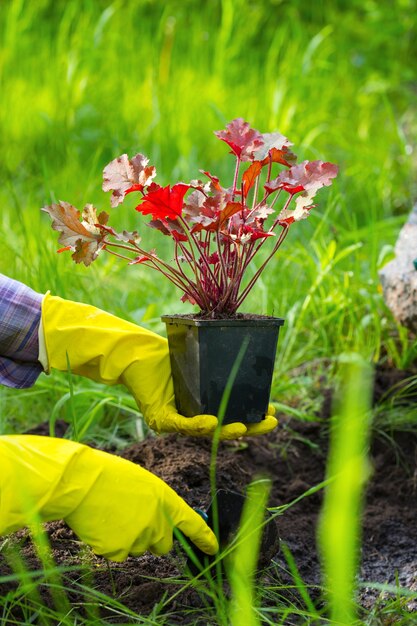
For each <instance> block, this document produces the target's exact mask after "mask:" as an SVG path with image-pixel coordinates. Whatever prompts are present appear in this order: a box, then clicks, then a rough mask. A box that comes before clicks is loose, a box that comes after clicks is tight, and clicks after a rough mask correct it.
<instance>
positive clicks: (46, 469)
mask: <svg viewBox="0 0 417 626" xmlns="http://www.w3.org/2000/svg"><path fill="white" fill-rule="evenodd" d="M39 519H40V521H52V520H57V519H64V520H65V522H66V523H67V524H68V526H70V528H72V530H73V531H74V532H75V534H76V535H78V537H79V538H80V539H81V540H82V541H84V542H85V543H87V544H88V545H89V546H91V548H92V549H93V551H94V552H95V553H96V554H100V555H101V556H104V557H106V558H108V559H112V560H113V561H123V560H124V559H126V558H127V556H128V555H129V554H131V555H134V556H137V555H139V554H142V553H143V552H145V551H146V550H150V551H151V552H153V553H154V554H157V555H160V554H165V553H167V552H169V550H171V548H172V544H173V528H174V527H176V528H178V529H179V530H181V531H182V532H183V533H184V534H185V535H186V536H188V537H189V538H190V539H191V541H193V542H194V543H195V545H196V546H198V548H200V549H201V550H203V551H204V552H206V553H207V554H215V553H216V552H217V550H218V544H217V539H216V537H215V535H214V533H213V532H212V530H211V529H210V528H209V527H208V526H207V524H206V523H205V522H204V521H203V519H202V518H201V517H200V515H199V514H198V513H196V512H195V511H194V510H193V509H192V508H190V507H189V506H188V505H187V504H186V503H185V502H184V500H183V499H182V498H180V497H179V496H178V495H177V494H176V493H175V491H173V490H172V489H171V488H170V487H168V485H167V484H166V483H164V482H163V481H162V480H161V479H160V478H157V477H156V476H154V475H153V474H151V473H150V472H148V471H147V470H145V469H143V468H142V467H139V466H138V465H135V464H134V463H131V462H130V461H126V460H125V459H122V458H120V457H116V456H113V455H111V454H107V453H106V452H102V451H101V450H94V449H92V448H89V447H88V446H85V445H82V444H79V443H75V442H73V441H68V440H65V439H54V438H50V437H38V436H34V435H10V436H3V437H0V534H7V533H9V532H12V531H15V530H17V529H19V528H22V527H23V526H26V525H28V524H31V523H33V522H36V521H37V520H39Z"/></svg>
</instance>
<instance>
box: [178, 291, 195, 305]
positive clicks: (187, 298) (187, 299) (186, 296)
mask: <svg viewBox="0 0 417 626" xmlns="http://www.w3.org/2000/svg"><path fill="white" fill-rule="evenodd" d="M181 302H190V303H191V304H193V305H194V304H197V302H196V301H195V300H194V298H193V297H192V296H190V294H188V293H185V294H184V295H183V296H182V298H181Z"/></svg>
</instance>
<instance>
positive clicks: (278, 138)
mask: <svg viewBox="0 0 417 626" xmlns="http://www.w3.org/2000/svg"><path fill="white" fill-rule="evenodd" d="M261 138H262V145H261V146H260V147H259V148H258V149H257V150H256V152H255V159H257V160H258V161H263V160H264V159H268V154H269V153H270V152H272V151H273V150H276V151H278V152H280V151H282V150H286V149H287V146H292V143H291V141H289V140H288V139H287V137H285V136H284V135H281V133H278V132H275V133H263V134H262V135H261Z"/></svg>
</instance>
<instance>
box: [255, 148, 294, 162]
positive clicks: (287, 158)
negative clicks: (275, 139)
mask: <svg viewBox="0 0 417 626" xmlns="http://www.w3.org/2000/svg"><path fill="white" fill-rule="evenodd" d="M269 159H271V161H272V163H281V165H285V166H286V167H291V166H292V165H294V164H295V163H296V161H297V157H296V155H295V154H294V153H293V152H291V150H289V149H288V148H286V147H285V146H284V147H283V148H282V150H277V148H272V149H271V150H270V151H269V155H268V156H267V157H266V158H265V159H264V160H263V161H262V165H267V164H268V163H269Z"/></svg>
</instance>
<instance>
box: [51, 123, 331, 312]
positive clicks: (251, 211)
mask: <svg viewBox="0 0 417 626" xmlns="http://www.w3.org/2000/svg"><path fill="white" fill-rule="evenodd" d="M215 135H216V136H217V137H218V138H219V139H220V140H221V141H224V142H226V143H227V145H228V146H229V147H230V152H231V154H233V155H234V157H235V161H236V163H235V171H234V177H233V182H232V185H231V186H227V187H224V186H223V185H222V184H221V183H220V180H219V178H218V177H217V176H214V175H213V174H211V173H210V172H206V171H203V170H201V173H202V174H203V175H204V177H205V179H206V180H204V181H202V180H192V181H191V182H190V183H183V182H177V183H176V184H174V185H172V186H171V185H167V186H165V187H162V186H161V185H159V184H157V183H156V182H154V178H155V176H156V169H155V167H154V166H152V165H149V159H148V158H147V157H146V156H144V155H143V154H136V155H135V156H134V157H133V158H132V159H129V157H128V156H127V155H126V154H123V155H122V156H120V157H118V158H117V159H114V160H113V161H111V162H110V163H109V164H108V165H107V166H106V167H105V168H104V171H103V191H106V192H111V194H112V195H111V199H110V204H111V206H112V207H113V208H115V207H117V206H119V205H120V204H122V203H123V201H124V199H125V197H126V196H127V195H128V194H130V193H137V194H139V196H140V201H139V203H138V205H137V206H136V210H137V211H138V212H139V213H141V214H142V215H144V216H147V215H150V216H151V217H152V219H151V220H150V221H149V222H148V226H150V227H151V228H155V229H157V230H158V231H159V232H161V233H162V234H163V235H166V236H168V237H171V239H172V242H173V245H174V255H173V259H172V260H171V261H166V260H164V259H161V258H160V257H158V255H157V253H156V251H155V250H146V249H145V248H143V247H142V243H141V237H140V236H139V234H138V233H137V232H127V231H123V232H121V233H120V232H116V231H115V230H114V229H113V228H112V227H111V226H109V225H108V218H109V216H108V214H107V213H105V212H104V211H102V212H101V213H99V214H98V215H97V210H96V208H95V207H93V206H92V205H91V204H87V205H86V206H85V208H84V210H83V211H82V213H80V211H78V210H77V209H76V208H75V207H74V206H72V205H71V204H69V203H67V202H59V203H56V204H52V205H50V206H46V207H43V209H42V210H43V211H46V212H47V213H49V215H50V216H51V217H52V227H53V228H54V229H55V230H57V231H59V232H60V233H61V234H60V237H59V242H60V243H61V244H63V248H61V249H60V250H59V252H61V251H63V250H71V251H72V258H73V259H74V261H75V262H76V263H84V265H90V264H91V263H92V262H93V261H94V260H95V259H96V258H97V257H98V255H99V253H100V252H101V251H103V250H104V251H107V252H110V253H112V254H115V255H116V256H119V257H121V258H122V259H125V260H127V261H128V262H129V264H130V265H135V264H137V263H141V264H143V265H146V266H147V267H150V268H152V269H155V270H158V271H159V272H160V273H162V274H163V275H164V276H166V277H167V278H168V279H169V280H170V281H171V282H172V283H174V285H176V286H177V287H178V288H179V289H180V290H181V291H182V292H183V296H182V300H183V301H184V302H185V301H188V302H191V303H192V304H193V305H197V306H198V307H199V308H200V311H201V313H202V314H203V315H205V316H209V317H216V316H230V315H233V314H235V313H236V311H237V310H238V308H239V307H240V305H241V304H242V302H243V301H244V300H245V298H246V296H247V295H248V294H249V292H250V290H251V289H252V287H253V286H254V285H255V283H256V281H257V279H258V278H259V276H260V274H261V273H262V271H263V270H264V269H265V266H266V265H267V263H268V262H269V261H270V259H271V258H272V257H273V256H274V254H275V253H276V251H277V250H278V248H279V247H280V246H281V244H282V243H283V241H284V239H285V237H286V236H287V233H288V230H289V228H290V226H291V225H292V224H293V223H294V222H298V221H299V220H301V219H305V218H306V217H308V215H309V212H310V209H311V208H312V207H313V206H314V205H313V200H314V197H315V195H316V193H317V191H318V190H319V189H320V188H322V187H325V186H329V185H330V184H331V182H332V179H333V178H334V177H335V176H336V175H337V171H338V168H337V166H336V165H333V164H332V163H325V162H323V161H304V162H302V163H299V164H296V159H297V157H296V155H295V154H294V153H293V152H292V151H291V149H290V146H291V145H292V144H291V142H290V141H289V140H288V139H287V138H286V137H284V136H283V135H281V134H280V133H278V132H275V133H264V134H262V133H260V132H259V131H257V130H255V129H254V128H251V127H250V125H249V124H248V123H247V122H245V121H244V120H243V119H242V118H237V119H235V120H233V121H232V122H230V123H229V124H228V125H227V126H226V128H225V129H224V130H221V131H217V132H216V133H215ZM247 163H249V165H248V167H246V164H247ZM276 168H280V169H279V171H276ZM242 170H243V171H242ZM278 200H281V202H280V203H278ZM80 217H81V220H80ZM269 239H271V240H272V243H271V245H270V249H269V252H268V254H267V256H266V259H265V260H264V261H263V262H262V264H261V266H260V267H259V268H258V269H257V270H256V271H255V273H254V275H253V276H252V277H251V279H250V280H248V281H246V283H245V282H244V281H243V279H244V276H245V273H246V270H247V268H248V267H249V265H250V264H251V263H252V261H253V259H254V257H255V255H256V254H257V253H258V252H259V251H260V250H261V249H262V248H263V246H264V245H265V243H266V241H267V240H269Z"/></svg>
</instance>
